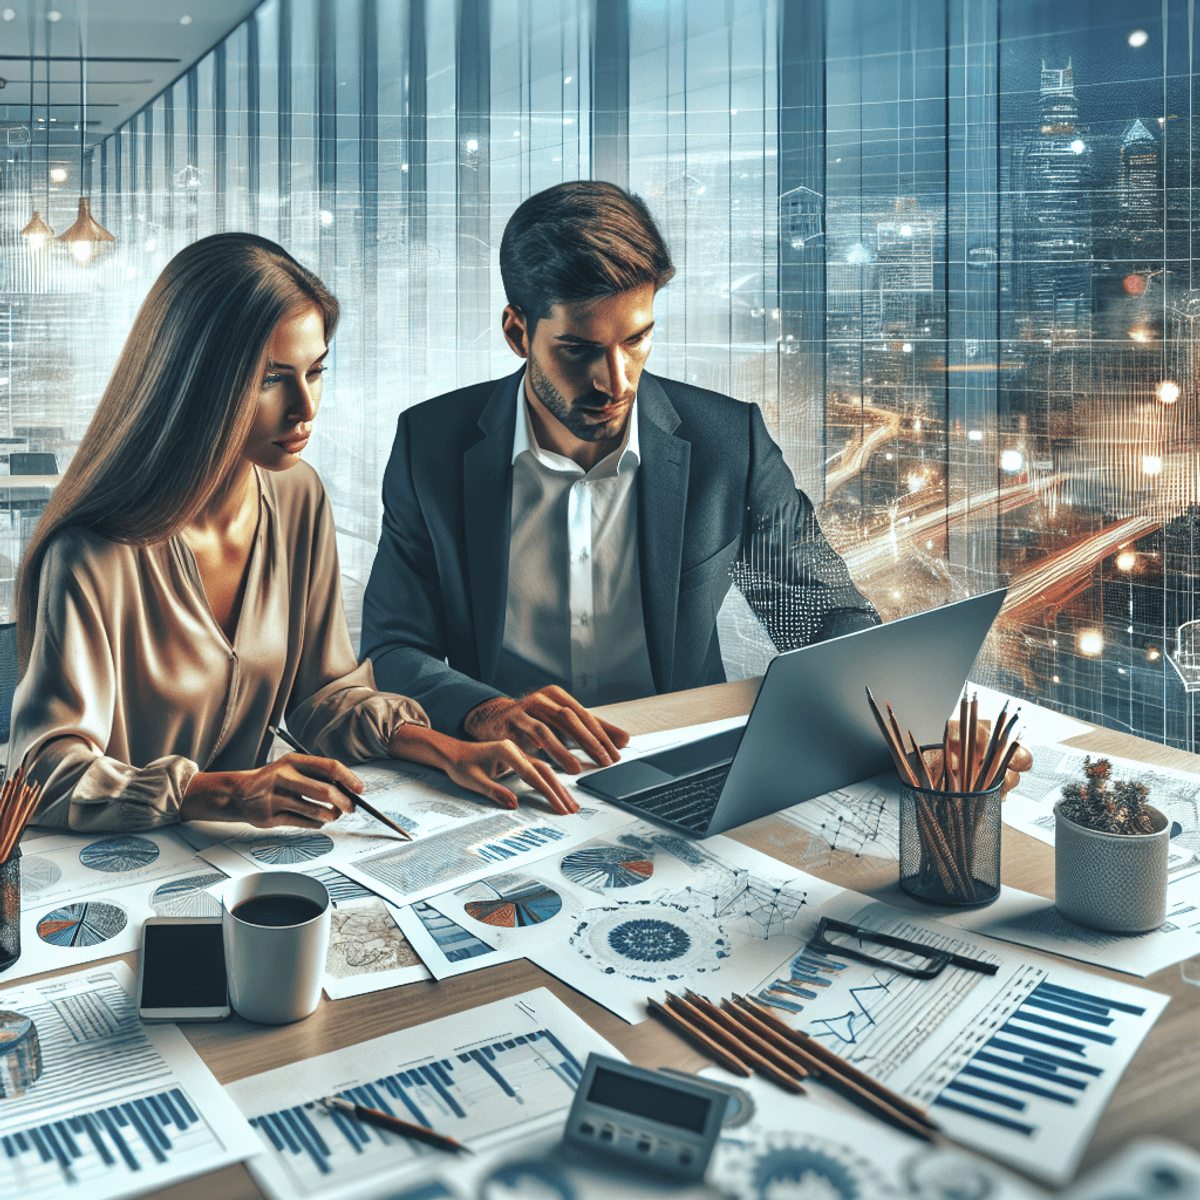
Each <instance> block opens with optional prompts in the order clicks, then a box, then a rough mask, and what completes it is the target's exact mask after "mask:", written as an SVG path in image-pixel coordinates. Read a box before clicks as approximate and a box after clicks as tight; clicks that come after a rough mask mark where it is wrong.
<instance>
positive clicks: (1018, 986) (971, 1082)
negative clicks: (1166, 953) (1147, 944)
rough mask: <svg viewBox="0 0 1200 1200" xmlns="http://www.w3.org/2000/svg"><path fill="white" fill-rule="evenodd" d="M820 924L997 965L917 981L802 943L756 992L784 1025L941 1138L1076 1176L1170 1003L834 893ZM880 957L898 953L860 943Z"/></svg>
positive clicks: (1050, 1177) (1049, 1175)
mask: <svg viewBox="0 0 1200 1200" xmlns="http://www.w3.org/2000/svg"><path fill="white" fill-rule="evenodd" d="M823 915H825V916H830V917H834V918H836V919H839V920H843V921H847V922H850V923H853V924H856V925H859V926H865V927H867V928H870V929H873V930H879V931H882V932H886V933H889V934H892V935H893V936H896V937H901V938H906V939H909V940H911V941H916V942H919V943H921V944H923V945H929V946H935V947H943V948H946V949H952V950H953V951H954V952H956V953H958V954H962V955H965V956H966V957H968V958H976V959H980V960H983V961H985V962H991V963H995V964H996V965H997V967H998V970H997V973H996V974H995V975H990V976H989V975H984V974H982V973H980V972H976V971H970V970H964V969H961V968H956V967H947V968H946V969H945V970H944V971H943V972H942V973H941V974H940V975H939V976H937V978H935V979H932V980H918V979H913V978H911V977H909V976H906V975H904V974H901V973H900V972H898V971H895V970H892V969H889V968H887V967H883V966H873V965H870V964H865V963H857V962H854V961H853V960H852V959H849V958H838V957H837V956H836V955H824V954H820V953H817V952H815V951H813V950H812V949H811V948H810V947H807V946H806V947H805V948H804V949H803V950H802V951H801V953H800V954H798V955H797V956H796V957H795V958H794V959H793V960H792V963H791V965H790V970H789V972H788V973H787V974H786V975H783V976H781V977H780V978H778V979H776V980H775V981H774V982H773V983H771V984H770V985H769V986H767V987H766V988H763V989H761V990H760V991H759V993H758V997H759V999H761V1000H762V1001H764V1002H765V1003H767V1004H771V1005H772V1006H773V1007H774V1008H775V1011H776V1012H778V1013H779V1014H780V1015H781V1016H782V1017H784V1019H785V1020H788V1021H789V1022H790V1023H791V1024H793V1025H794V1026H796V1027H797V1028H799V1029H803V1030H804V1031H805V1032H806V1033H809V1034H811V1035H812V1036H813V1037H816V1038H819V1039H820V1040H821V1041H822V1042H823V1043H825V1045H827V1046H829V1048H830V1049H831V1050H833V1051H834V1052H835V1053H837V1054H840V1055H842V1056H843V1057H844V1058H847V1059H848V1060H849V1061H850V1062H852V1063H854V1064H855V1065H856V1066H858V1067H859V1068H860V1069H862V1070H864V1071H866V1072H867V1073H868V1074H870V1075H872V1076H874V1077H875V1078H876V1079H878V1080H879V1081H880V1082H882V1083H884V1084H886V1085H887V1086H888V1087H891V1088H894V1089H895V1090H896V1091H898V1092H900V1093H901V1094H903V1095H905V1096H908V1097H909V1098H910V1099H912V1100H914V1101H915V1102H917V1103H919V1104H921V1105H923V1106H929V1107H930V1109H931V1113H932V1115H933V1116H934V1117H935V1118H936V1119H937V1121H938V1122H939V1124H941V1125H942V1126H943V1128H944V1129H945V1131H946V1133H947V1135H948V1136H949V1137H951V1138H953V1139H954V1140H955V1141H958V1142H960V1143H962V1144H963V1145H966V1146H971V1147H974V1148H975V1149H978V1150H981V1151H983V1152H984V1153H987V1154H991V1155H993V1156H995V1157H996V1158H999V1159H1001V1160H1003V1161H1006V1162H1009V1163H1011V1164H1013V1165H1014V1166H1016V1167H1018V1168H1020V1169H1021V1170H1023V1171H1026V1172H1028V1173H1029V1174H1031V1175H1034V1176H1037V1177H1039V1178H1042V1179H1045V1180H1047V1181H1049V1182H1051V1183H1063V1182H1065V1181H1067V1180H1068V1179H1070V1178H1071V1177H1072V1176H1073V1175H1074V1172H1075V1168H1076V1166H1077V1165H1078V1162H1079V1159H1080V1157H1081V1156H1082V1154H1083V1152H1084V1150H1085V1149H1086V1147H1087V1144H1088V1141H1089V1139H1090V1138H1091V1135H1092V1131H1093V1129H1094V1128H1095V1125H1096V1122H1097V1121H1098V1120H1099V1118H1100V1114H1101V1113H1102V1112H1103V1111H1104V1108H1105V1106H1106V1105H1107V1103H1108V1101H1109V1098H1110V1097H1111V1096H1112V1093H1113V1090H1114V1088H1115V1087H1116V1085H1117V1081H1118V1080H1119V1079H1120V1076H1121V1073H1122V1071H1124V1069H1125V1067H1126V1066H1127V1065H1128V1064H1129V1061H1130V1059H1131V1058H1132V1057H1133V1055H1134V1053H1135V1052H1136V1050H1137V1048H1138V1046H1139V1045H1140V1044H1141V1042H1142V1039H1143V1038H1144V1037H1145V1036H1146V1034H1147V1033H1148V1032H1149V1030H1150V1027H1151V1025H1153V1023H1154V1021H1155V1020H1156V1019H1157V1018H1158V1015H1159V1014H1160V1013H1161V1012H1162V1010H1163V1008H1164V1007H1165V1006H1166V1003H1167V999H1168V997H1166V996H1163V995H1159V994H1158V993H1156V992H1149V991H1146V990H1144V989H1142V988H1137V987H1133V986H1131V985H1130V984H1126V983H1119V982H1117V981H1115V980H1111V979H1107V978H1100V977H1098V976H1095V975H1091V974H1088V973H1087V972H1084V971H1080V970H1077V969H1076V968H1073V967H1070V966H1066V965H1064V964H1061V963H1059V962H1056V961H1054V960H1051V959H1048V958H1043V957H1042V956H1040V955H1034V954H1031V953H1029V952H1027V951H1022V952H1021V953H1016V952H1015V951H1014V950H1013V949H1012V948H1011V947H1008V946H1005V945H1004V944H1003V943H1000V942H994V941H991V940H990V939H989V938H985V937H982V936H980V935H978V934H974V933H967V932H965V931H963V930H960V929H955V928H953V927H951V926H948V925H942V924H939V923H938V922H936V921H930V920H918V919H914V918H912V917H911V916H909V915H908V914H905V913H902V912H900V911H898V910H896V909H893V908H890V907H889V906H887V905H883V904H875V903H865V904H864V901H863V898H862V897H860V896H855V895H854V894H853V893H845V894H844V895H843V896H842V897H841V898H840V899H839V900H838V901H837V902H835V903H834V904H832V905H828V906H826V908H825V909H824V913H823ZM862 949H864V950H866V951H869V952H871V953H872V954H875V953H876V952H877V951H878V952H879V956H880V957H883V958H888V957H891V958H895V957H897V956H899V955H901V954H902V953H903V952H900V951H891V950H887V949H885V948H883V947H879V946H876V945H874V944H872V943H870V942H866V943H864V944H863V946H862Z"/></svg>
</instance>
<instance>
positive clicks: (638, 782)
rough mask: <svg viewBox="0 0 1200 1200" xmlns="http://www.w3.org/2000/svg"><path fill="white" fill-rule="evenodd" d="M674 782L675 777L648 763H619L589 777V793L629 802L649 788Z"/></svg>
mask: <svg viewBox="0 0 1200 1200" xmlns="http://www.w3.org/2000/svg"><path fill="white" fill-rule="evenodd" d="M674 780H675V776H674V775H668V774H667V772H666V771H660V770H659V769H658V768H657V767H652V766H651V765H650V764H649V763H648V762H629V763H619V764H618V765H617V766H615V767H606V768H605V769H604V770H603V771H597V772H596V773H595V774H594V775H592V776H591V777H589V778H588V791H590V792H592V793H594V794H595V795H598V796H604V797H605V798H607V799H609V800H628V799H629V798H630V797H631V796H636V795H638V793H640V792H644V791H645V790H646V789H647V788H653V787H662V785H663V784H664V783H672V782H674Z"/></svg>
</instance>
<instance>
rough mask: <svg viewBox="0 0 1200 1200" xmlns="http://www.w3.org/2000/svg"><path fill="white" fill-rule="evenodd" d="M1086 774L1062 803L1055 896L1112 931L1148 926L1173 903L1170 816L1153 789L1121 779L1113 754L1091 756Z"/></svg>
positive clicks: (1070, 912)
mask: <svg viewBox="0 0 1200 1200" xmlns="http://www.w3.org/2000/svg"><path fill="white" fill-rule="evenodd" d="M1083 773H1084V782H1083V783H1068V784H1067V785H1066V786H1065V787H1064V788H1063V790H1062V799H1061V800H1059V802H1058V803H1057V804H1056V805H1055V806H1054V816H1055V832H1054V903H1055V906H1056V907H1057V908H1058V910H1059V912H1061V913H1062V914H1063V916H1065V917H1067V918H1068V919H1069V920H1072V921H1075V922H1076V923H1077V924H1080V925H1087V926H1089V927H1090V928H1092V929H1103V930H1105V931H1107V932H1109V933H1147V932H1149V931H1150V930H1152V929H1157V928H1158V927H1159V926H1160V925H1161V924H1162V923H1163V921H1164V919H1165V918H1166V910H1167V851H1168V845H1167V841H1168V838H1169V837H1170V832H1171V831H1170V822H1169V821H1168V820H1167V818H1166V817H1165V816H1164V815H1163V814H1162V813H1161V812H1159V811H1158V809H1156V808H1154V807H1153V806H1152V805H1150V804H1147V803H1146V797H1147V794H1148V793H1147V789H1146V787H1145V785H1144V784H1141V783H1137V782H1136V781H1134V780H1113V778H1112V764H1111V763H1110V762H1109V761H1108V759H1106V758H1098V759H1096V760H1094V761H1093V760H1092V758H1091V756H1090V755H1089V756H1088V757H1087V758H1085V759H1084V766H1083Z"/></svg>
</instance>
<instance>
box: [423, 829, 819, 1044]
mask: <svg viewBox="0 0 1200 1200" xmlns="http://www.w3.org/2000/svg"><path fill="white" fill-rule="evenodd" d="M840 894H841V889H840V888H838V887H836V886H834V885H833V884H830V883H825V882H823V881H822V880H820V879H817V878H815V877H813V876H810V875H805V874H803V873H802V872H800V871H797V870H795V869H793V868H790V867H786V866H784V865H783V864H782V863H780V862H778V861H777V860H775V859H773V858H770V857H768V856H767V855H765V854H761V853H759V852H758V851H757V850H754V849H752V848H751V847H749V846H744V845H742V844H741V843H740V842H735V841H733V840H732V839H731V838H724V837H712V838H707V839H706V840H705V841H703V842H697V841H695V840H694V839H692V838H689V837H684V836H682V835H680V834H676V833H672V832H671V831H669V830H664V829H663V828H662V827H661V826H658V825H652V824H650V823H648V822H645V821H638V822H636V823H634V824H631V825H628V826H627V827H625V828H624V829H621V830H618V831H616V832H615V833H613V834H610V835H609V836H608V837H606V838H603V839H597V840H596V841H592V842H588V843H586V844H585V845H583V846H580V847H577V848H575V849H563V850H559V849H558V848H557V847H556V848H555V849H554V851H553V853H551V854H550V855H548V856H546V857H544V858H543V859H542V861H541V862H538V863H534V864H531V865H529V866H520V867H517V868H515V869H507V868H506V869H505V870H504V871H502V872H498V873H496V874H493V875H489V876H487V877H485V878H483V879H479V880H477V881H476V882H474V883H471V884H468V885H467V886H465V887H460V888H456V889H455V890H454V891H452V892H447V893H443V894H442V895H440V896H434V897H432V898H431V899H430V900H429V901H428V907H430V908H433V909H435V910H437V911H438V912H439V913H441V914H442V915H443V916H444V917H445V918H446V919H447V920H448V921H451V922H453V923H454V925H455V926H456V927H457V928H458V929H461V930H463V931H465V933H466V935H467V936H469V937H471V938H474V939H478V940H479V941H481V942H484V943H487V944H488V945H491V946H495V947H496V948H497V949H499V950H501V951H503V952H505V953H506V954H511V955H522V956H524V957H525V958H528V959H529V960H530V961H531V962H534V963H536V964H537V965H538V966H540V967H541V968H542V969H543V970H545V971H549V972H550V973H551V974H552V975H555V976H557V977H558V978H559V979H561V980H563V981H564V982H565V983H569V984H570V985H571V986H572V987H574V988H577V989H579V990H580V991H582V992H583V993H584V994H585V995H588V996H591V997H592V998H593V999H594V1000H595V1001H596V1002H597V1003H598V1004H603V1005H604V1006H605V1007H606V1008H608V1009H611V1010H612V1011H613V1012H615V1013H616V1014H617V1015H618V1016H620V1017H622V1018H624V1019H625V1020H626V1021H630V1022H635V1021H643V1020H645V1018H646V997H647V995H651V994H654V995H657V996H661V995H662V993H663V991H665V990H667V989H670V990H678V989H679V988H680V987H685V986H686V987H693V988H695V989H696V990H697V991H701V992H712V991H714V990H716V991H718V992H719V993H720V994H721V995H727V994H728V993H729V992H731V991H748V990H752V989H754V988H755V987H757V986H759V985H760V984H761V983H762V982H763V981H764V980H766V979H769V978H771V977H772V973H773V972H775V971H777V970H778V969H779V967H780V965H781V964H782V963H784V962H786V961H787V960H788V959H789V958H791V957H792V956H793V955H794V954H795V953H796V952H797V951H798V950H799V949H800V947H801V946H803V944H804V943H805V941H806V940H807V939H808V938H809V937H810V936H812V932H813V930H814V928H815V927H816V922H817V916H814V915H813V914H814V911H815V910H816V909H818V908H819V907H820V906H821V905H822V904H823V903H824V902H826V901H827V900H829V899H831V898H832V897H834V896H837V895H840Z"/></svg>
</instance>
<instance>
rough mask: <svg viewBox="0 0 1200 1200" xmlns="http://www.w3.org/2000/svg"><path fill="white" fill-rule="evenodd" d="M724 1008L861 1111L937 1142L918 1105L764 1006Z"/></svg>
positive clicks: (742, 1003)
mask: <svg viewBox="0 0 1200 1200" xmlns="http://www.w3.org/2000/svg"><path fill="white" fill-rule="evenodd" d="M721 1005H722V1007H723V1008H724V1009H725V1010H726V1012H728V1013H729V1014H730V1016H732V1017H734V1018H736V1019H738V1020H742V1021H745V1022H746V1023H747V1024H748V1025H749V1026H750V1027H751V1028H754V1029H757V1030H758V1031H759V1033H761V1035H762V1036H763V1037H769V1038H772V1039H773V1040H774V1042H775V1044H776V1045H777V1046H779V1048H780V1050H781V1052H784V1053H788V1054H791V1055H792V1056H793V1057H794V1058H795V1059H796V1061H797V1062H799V1063H800V1064H801V1065H802V1066H804V1067H805V1069H806V1070H807V1071H808V1072H809V1073H810V1074H811V1075H814V1076H816V1077H817V1078H819V1079H822V1080H823V1081H824V1082H825V1083H827V1084H829V1085H830V1086H831V1087H834V1088H836V1089H837V1090H838V1091H840V1092H842V1093H843V1094H844V1095H846V1096H848V1097H849V1099H851V1100H853V1101H854V1102H855V1103H857V1104H858V1105H859V1106H860V1107H862V1108H865V1109H867V1110H868V1111H870V1112H873V1113H875V1114H876V1115H877V1116H880V1117H883V1118H884V1119H885V1120H887V1121H890V1122H891V1123H892V1124H894V1125H897V1126H899V1127H900V1128H901V1129H904V1130H905V1131H906V1132H908V1133H911V1134H913V1136H914V1137H919V1138H923V1139H924V1140H925V1141H932V1140H933V1134H934V1133H936V1132H937V1126H936V1125H935V1124H934V1123H933V1121H931V1120H930V1119H929V1118H928V1117H927V1116H926V1115H925V1113H924V1112H923V1111H922V1110H921V1109H919V1108H918V1107H917V1106H916V1105H915V1104H912V1103H910V1102H909V1101H908V1100H905V1099H904V1097H903V1096H898V1095H896V1093H895V1092H893V1091H891V1090H890V1089H888V1088H885V1087H884V1086H883V1084H881V1083H880V1082H879V1081H878V1080H875V1079H872V1078H871V1077H870V1076H869V1075H867V1074H865V1073H864V1072H862V1071H860V1070H859V1069H858V1068H857V1067H854V1066H851V1065H850V1063H848V1062H846V1060H845V1059H843V1058H839V1057H838V1056H837V1055H836V1054H834V1052H833V1051H832V1050H830V1049H829V1048H828V1047H827V1046H823V1045H822V1044H821V1043H820V1042H818V1041H817V1040H816V1039H815V1038H811V1037H809V1036H808V1035H807V1034H806V1033H801V1032H800V1031H799V1030H797V1029H793V1028H792V1027H791V1026H790V1025H787V1024H785V1023H784V1022H783V1021H781V1020H780V1019H779V1018H778V1017H777V1016H776V1015H775V1014H774V1013H773V1012H771V1011H770V1009H768V1008H766V1007H765V1006H764V1005H761V1004H758V1003H756V1002H755V1001H753V1000H748V999H746V998H745V997H744V996H738V995H735V996H734V997H733V1000H732V1002H730V1001H728V1000H722V1001H721Z"/></svg>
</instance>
